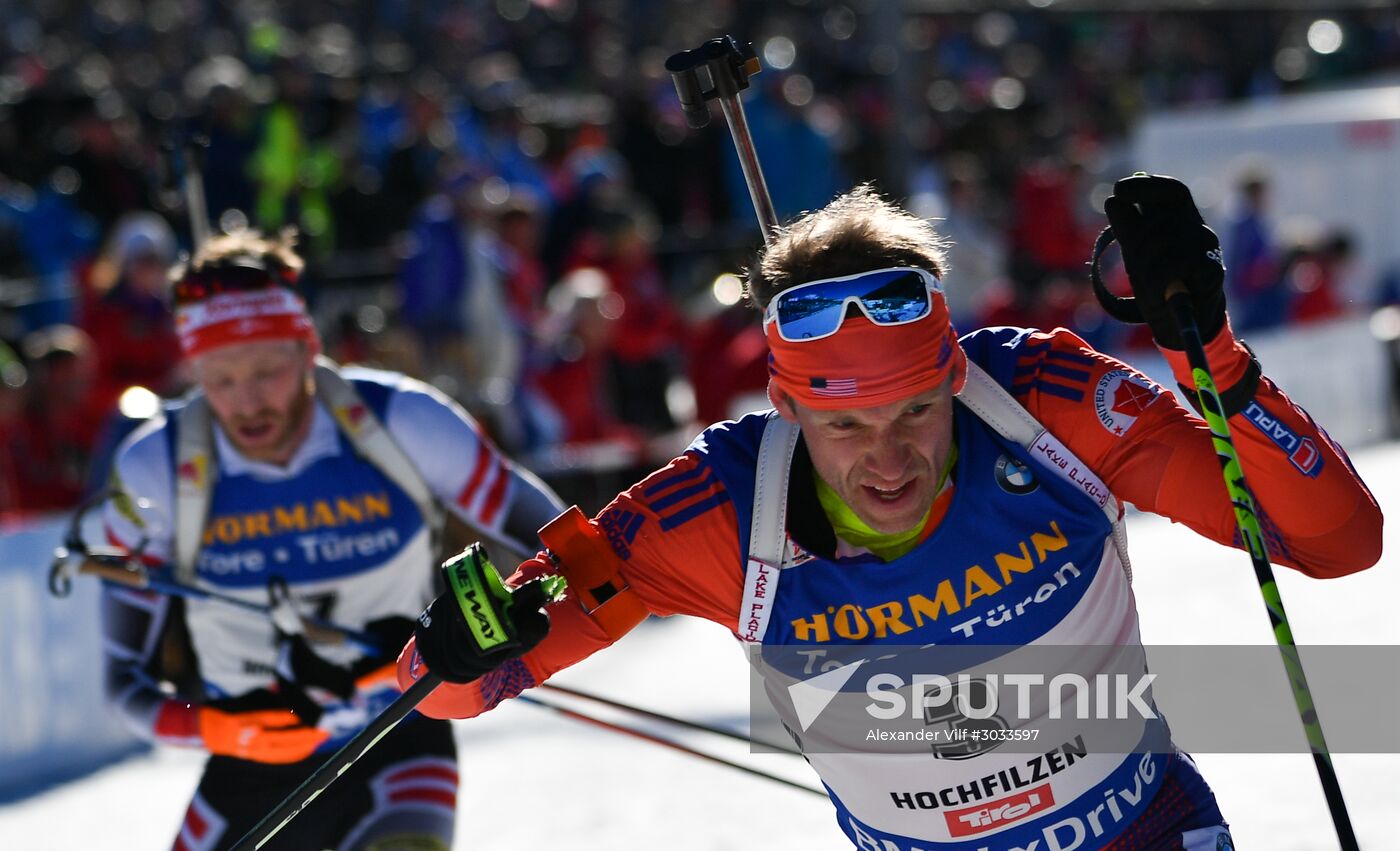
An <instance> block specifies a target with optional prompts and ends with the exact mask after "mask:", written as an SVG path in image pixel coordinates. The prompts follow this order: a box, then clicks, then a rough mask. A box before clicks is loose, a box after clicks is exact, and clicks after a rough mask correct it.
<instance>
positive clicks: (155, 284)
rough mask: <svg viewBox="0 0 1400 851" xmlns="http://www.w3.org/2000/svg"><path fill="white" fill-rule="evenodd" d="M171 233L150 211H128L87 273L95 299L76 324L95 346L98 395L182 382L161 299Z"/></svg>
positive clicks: (169, 389) (169, 391) (171, 256)
mask: <svg viewBox="0 0 1400 851" xmlns="http://www.w3.org/2000/svg"><path fill="white" fill-rule="evenodd" d="M174 260H175V235H174V234H173V233H172V232H171V230H170V226H169V225H168V224H166V223H165V220H164V219H162V218H160V217H159V216H157V215H156V214H154V213H130V214H128V215H126V216H124V217H123V218H122V219H121V220H120V221H119V222H117V225H116V227H115V228H114V229H113V231H112V236H111V238H110V239H109V240H108V242H107V248H106V250H105V251H104V252H103V256H102V257H101V259H99V260H98V261H97V263H95V264H94V266H93V270H92V273H91V281H92V286H93V289H94V291H95V297H94V298H93V300H92V301H91V302H90V304H89V305H88V308H87V310H85V311H84V316H83V321H82V326H83V329H84V330H85V331H87V333H88V334H89V335H90V336H91V337H92V341H93V344H94V345H95V347H96V354H97V362H98V369H99V378H98V384H99V387H98V393H100V394H101V395H103V396H104V397H105V398H106V399H108V400H109V401H115V400H116V398H117V397H118V396H120V395H121V392H122V391H123V390H125V389H126V388H128V387H131V386H133V385H139V386H142V387H146V388H148V389H150V390H153V391H155V392H156V393H159V394H162V395H174V394H175V393H177V392H178V391H179V390H180V389H181V385H182V384H183V383H184V381H183V379H182V377H181V375H180V373H179V370H178V366H179V364H180V361H181V357H180V344H179V340H178V339H177V338H176V336H175V321H174V319H173V318H172V316H171V313H170V305H169V303H168V301H167V299H166V297H165V291H166V278H165V272H166V269H169V268H170V265H171V263H173V262H174Z"/></svg>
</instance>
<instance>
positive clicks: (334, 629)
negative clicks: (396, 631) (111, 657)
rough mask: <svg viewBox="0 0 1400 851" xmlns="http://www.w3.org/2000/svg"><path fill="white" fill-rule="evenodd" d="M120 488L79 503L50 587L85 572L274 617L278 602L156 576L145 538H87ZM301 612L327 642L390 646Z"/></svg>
mask: <svg viewBox="0 0 1400 851" xmlns="http://www.w3.org/2000/svg"><path fill="white" fill-rule="evenodd" d="M114 494H115V492H114V491H111V490H104V491H99V492H98V493H96V494H93V495H92V496H91V497H89V498H88V499H87V500H86V501H84V502H83V503H82V504H81V505H79V506H78V510H77V511H75V512H74V513H73V519H72V520H71V521H69V523H68V530H67V531H66V532H65V533H64V536H63V543H62V545H60V546H59V547H58V548H57V549H56V550H54V560H53V564H52V566H50V568H49V592H50V593H52V594H53V595H54V596H55V597H67V596H68V595H69V594H70V593H71V592H72V590H73V575H74V574H75V573H79V574H88V575H90V576H96V577H98V578H100V579H103V580H105V581H107V582H111V583H113V584H116V585H124V586H126V587H128V588H135V589H137V590H139V591H155V592H157V593H159V594H168V595H170V596H173V597H187V598H192V599H196V600H210V601H213V602H217V603H223V604H224V605H228V606H235V607H237V608H240V609H243V610H245V611H250V612H258V613H259V614H264V615H267V616H268V617H272V614H273V611H274V607H273V606H271V605H266V604H262V603H255V602H253V601H251V600H244V599H242V598H239V597H233V596H230V595H227V594H220V593H219V592H217V591H208V590H206V589H204V588H199V587H196V586H194V585H187V584H185V583H183V582H179V581H177V580H174V579H163V578H160V577H155V576H152V575H151V572H150V571H149V570H147V569H146V567H145V566H144V565H142V564H141V563H140V561H139V558H140V555H141V550H142V548H143V547H144V546H145V544H144V542H143V543H142V544H141V545H140V546H138V547H137V548H136V550H134V551H131V552H128V551H126V550H123V549H120V548H118V547H89V546H88V545H87V544H86V543H84V541H83V536H82V522H83V516H84V515H86V514H87V513H88V512H89V511H91V510H92V509H93V508H95V507H96V506H98V505H101V504H102V503H103V502H104V501H106V500H107V499H109V498H111V497H113V496H114ZM74 556H80V557H81V558H82V561H81V562H80V563H79V565H78V566H77V568H74V567H73V564H72V560H73V557H74ZM297 617H298V618H300V619H301V622H302V627H303V631H304V632H305V634H306V637H307V638H309V639H310V640H312V641H315V642H319V643H322V644H335V643H339V642H342V641H344V642H349V643H351V644H354V645H355V646H357V647H359V648H360V650H362V651H364V652H366V653H369V654H371V655H376V656H377V655H379V654H380V653H382V652H383V651H384V648H383V647H382V646H381V645H380V642H379V640H378V639H376V638H375V637H374V636H373V635H370V634H369V633H366V632H361V631H359V630H354V629H350V628H349V627H344V626H341V625H340V624H337V623H334V622H332V621H328V620H326V619H324V618H320V617H316V616H315V615H307V614H303V613H301V612H297Z"/></svg>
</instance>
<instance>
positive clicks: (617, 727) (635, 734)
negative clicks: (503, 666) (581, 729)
mask: <svg viewBox="0 0 1400 851" xmlns="http://www.w3.org/2000/svg"><path fill="white" fill-rule="evenodd" d="M515 699H516V700H520V701H524V702H525V703H528V704H530V705H532V706H539V707H542V708H544V709H548V710H550V711H551V712H557V713H559V714H560V715H563V716H564V717H566V718H572V719H574V720H575V721H582V722H583V723H585V724H591V725H593V726H595V727H601V728H603V729H604V730H611V731H613V732H614V733H621V734H622V735H624V736H631V737H632V738H634V739H641V740H642V741H646V742H651V743H652V744H654V745H660V746H662V747H664V748H670V749H671V750H675V751H680V752H681V753H684V754H689V755H691V756H693V757H698V758H700V759H703V760H706V761H708V762H713V763H717V764H719V765H725V766H728V767H730V768H733V769H736V770H738V771H742V772H744V773H745V774H751V775H753V776H755V777H761V778H763V779H764V780H771V781H773V782H774V783H781V784H782V785H784V786H791V787H792V788H794V789H801V790H802V791H803V792H810V793H811V794H813V795H820V796H822V797H823V798H825V797H826V793H825V792H823V791H821V790H820V789H813V788H812V787H811V786H808V785H807V784H805V783H798V782H797V781H795V780H789V779H787V778H786V777H779V776H778V775H776V774H769V773H768V772H766V771H763V770H762V769H758V768H753V767H752V766H748V765H744V764H742V763H738V762H733V761H731V760H727V759H725V758H724V757H720V756H715V755H714V754H711V753H706V752H704V751H701V750H697V749H695V748H692V747H689V746H687V745H683V744H681V743H680V742H677V741H673V740H672V739H667V738H665V737H663V736H657V735H654V734H652V733H648V732H646V731H644V730H638V729H636V728H635V727H627V726H624V725H622V724H614V723H612V722H610V721H604V720H603V719H601V718H595V717H594V716H592V715H587V714H585V713H582V712H578V711H576V710H573V709H568V708H566V707H564V706H560V705H559V704H557V703H554V702H553V701H548V700H542V699H540V698H539V697H531V696H529V695H524V694H521V695H517V696H516V697H515ZM740 738H742V737H740ZM745 741H747V740H745ZM234 851H237V849H234Z"/></svg>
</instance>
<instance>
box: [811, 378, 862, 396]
mask: <svg viewBox="0 0 1400 851" xmlns="http://www.w3.org/2000/svg"><path fill="white" fill-rule="evenodd" d="M807 384H808V386H809V387H811V388H812V393H814V394H815V395H817V396H828V397H840V396H854V395H856V380H855V379H854V378H809V379H807Z"/></svg>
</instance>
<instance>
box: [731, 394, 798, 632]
mask: <svg viewBox="0 0 1400 851" xmlns="http://www.w3.org/2000/svg"><path fill="white" fill-rule="evenodd" d="M800 432H801V430H800V429H799V428H798V427H797V423H794V422H791V421H789V420H785V419H783V418H782V417H781V416H779V415H778V413H777V412H776V411H774V412H772V413H770V414H769V415H768V422H767V424H765V425H764V427H763V440H762V442H760V443H759V446H758V464H757V467H756V469H755V475H754V484H753V513H752V515H751V517H750V519H749V560H748V564H747V565H746V567H745V570H744V598H743V602H742V603H741V604H740V607H739V630H738V632H739V638H740V639H741V640H743V641H748V642H755V643H756V642H761V641H763V635H764V633H766V632H767V631H768V618H769V616H770V615H771V614H772V613H773V606H772V602H773V599H774V597H775V596H776V595H777V591H778V578H779V573H780V571H781V570H782V568H783V565H784V563H785V559H786V558H787V557H788V555H789V547H788V543H787V541H788V537H787V490H788V488H787V485H788V473H789V472H790V471H791V469H792V453H793V451H794V450H795V449H796V448H797V436H798V434H800Z"/></svg>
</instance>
